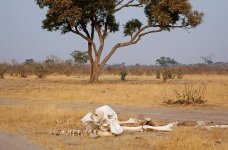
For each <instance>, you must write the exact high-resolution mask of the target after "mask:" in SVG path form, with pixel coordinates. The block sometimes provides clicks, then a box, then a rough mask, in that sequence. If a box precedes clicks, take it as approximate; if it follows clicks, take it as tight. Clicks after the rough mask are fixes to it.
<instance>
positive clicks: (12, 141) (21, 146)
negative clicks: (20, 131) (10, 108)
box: [0, 132, 44, 150]
mask: <svg viewBox="0 0 228 150" xmlns="http://www.w3.org/2000/svg"><path fill="white" fill-rule="evenodd" d="M0 150H44V149H43V148H41V147H39V146H37V145H35V144H33V143H29V142H28V141H25V140H23V139H21V138H19V137H15V136H13V135H9V134H5V133H1V132H0Z"/></svg>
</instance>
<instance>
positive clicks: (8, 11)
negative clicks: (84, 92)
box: [0, 0, 228, 65]
mask: <svg viewBox="0 0 228 150" xmlns="http://www.w3.org/2000/svg"><path fill="white" fill-rule="evenodd" d="M190 1H191V3H192V5H193V7H194V8H195V9H197V10H200V11H202V12H204V13H205V17H204V23H203V24H201V25H200V26H199V27H198V28H196V29H193V30H190V33H188V32H186V31H185V30H174V31H171V32H163V33H157V34H153V35H149V36H147V37H145V38H144V39H143V40H142V41H141V42H140V43H139V44H137V45H134V46H130V47H126V48H121V49H119V50H118V51H117V52H116V53H115V55H114V56H113V57H112V58H111V59H110V60H109V62H108V64H114V63H116V64H117V63H122V62H125V63H126V64H136V63H139V64H147V65H149V64H155V60H156V59H157V58H159V57H161V56H166V57H171V58H174V59H175V60H177V61H178V62H180V63H185V64H189V63H200V62H201V59H200V56H208V55H212V56H213V61H228V27H227V25H228V17H227V15H226V14H228V12H227V6H228V1H227V0H216V1H215V0H190ZM133 16H134V17H139V18H143V15H142V11H140V10H136V11H135V10H130V11H123V12H121V13H120V14H118V20H119V21H121V22H120V24H121V27H122V25H123V24H125V23H126V21H127V19H131V18H132V17H133ZM44 18H45V11H44V10H40V9H39V7H38V6H37V5H36V3H35V1H34V0H22V1H18V0H4V1H2V2H1V5H0V20H1V25H0V62H4V61H7V62H10V61H11V60H12V59H16V60H17V61H19V62H23V61H25V60H26V59H28V58H32V59H34V60H36V61H43V60H45V59H46V57H47V56H48V55H56V56H58V57H60V58H62V59H71V56H70V53H71V52H72V51H74V50H86V46H87V44H86V42H85V41H83V40H81V38H80V37H78V36H75V35H73V34H66V35H61V34H60V32H48V31H46V30H43V29H42V28H41V26H42V23H41V22H42V20H43V19H44ZM121 41H126V39H125V38H124V37H123V35H122V34H121V32H119V33H118V34H115V35H110V36H109V38H108V41H107V42H106V47H105V53H106V52H108V51H109V50H110V48H111V47H112V46H113V45H114V43H115V42H121Z"/></svg>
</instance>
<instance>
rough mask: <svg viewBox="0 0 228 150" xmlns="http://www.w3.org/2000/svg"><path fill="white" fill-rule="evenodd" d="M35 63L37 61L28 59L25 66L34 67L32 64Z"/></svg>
mask: <svg viewBox="0 0 228 150" xmlns="http://www.w3.org/2000/svg"><path fill="white" fill-rule="evenodd" d="M34 63H35V61H34V60H33V59H31V58H30V59H26V60H25V62H24V65H32V64H34Z"/></svg>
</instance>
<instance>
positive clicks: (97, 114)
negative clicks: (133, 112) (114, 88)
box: [81, 105, 178, 136]
mask: <svg viewBox="0 0 228 150" xmlns="http://www.w3.org/2000/svg"><path fill="white" fill-rule="evenodd" d="M81 121H82V122H83V123H84V125H85V126H86V128H87V129H94V127H92V125H95V126H96V127H97V130H98V132H97V133H98V136H111V135H120V134H122V133H123V132H124V131H137V132H143V131H144V130H148V129H151V130H158V131H172V130H173V128H174V127H176V126H177V124H178V122H173V123H170V124H168V125H165V126H156V125H151V124H150V123H151V119H150V118H145V119H144V120H143V121H140V120H137V119H133V118H130V119H129V120H128V121H119V120H118V117H117V114H116V112H115V111H114V110H113V109H112V108H110V107H109V106H107V105H105V106H102V107H99V108H97V109H96V110H95V111H94V112H89V113H88V114H86V115H85V116H84V117H83V118H82V119H81ZM124 124H135V125H137V126H132V125H131V126H123V125H124Z"/></svg>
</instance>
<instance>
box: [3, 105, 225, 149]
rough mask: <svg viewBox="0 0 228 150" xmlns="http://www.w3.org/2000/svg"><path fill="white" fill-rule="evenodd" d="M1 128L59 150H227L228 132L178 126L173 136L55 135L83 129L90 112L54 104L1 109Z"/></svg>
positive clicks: (156, 134)
mask: <svg viewBox="0 0 228 150" xmlns="http://www.w3.org/2000/svg"><path fill="white" fill-rule="evenodd" d="M0 111H1V112H3V113H0V129H1V130H5V131H8V132H13V133H19V134H22V135H26V137H27V138H28V139H30V140H32V141H34V142H35V143H37V144H40V145H43V146H44V147H46V148H49V149H55V150H74V149H79V150H85V149H86V150H90V149H91V150H92V149H93V150H94V149H98V150H100V149H120V150H125V149H129V150H140V149H166V150H204V149H207V150H226V149H227V148H228V137H227V135H228V130H224V129H213V130H210V131H208V130H204V129H195V128H194V127H178V128H176V129H175V131H173V132H170V133H165V132H144V133H124V134H123V135H122V136H119V137H106V138H98V139H91V138H88V137H79V136H76V137H70V136H52V135H49V134H48V131H49V130H50V129H82V128H83V127H82V124H81V123H80V122H79V121H78V120H79V119H80V118H81V116H83V115H84V114H85V113H86V112H88V110H85V109H74V110H72V109H64V108H58V107H56V106H52V105H50V106H49V105H45V106H44V105H36V106H35V105H28V106H0ZM57 119H58V121H57Z"/></svg>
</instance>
